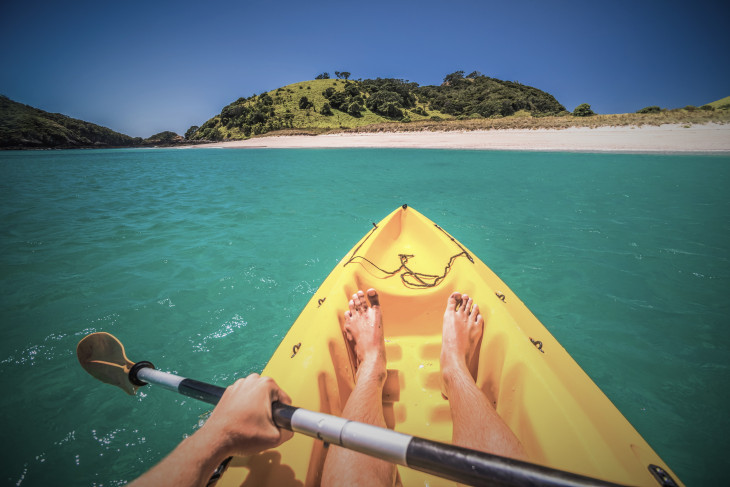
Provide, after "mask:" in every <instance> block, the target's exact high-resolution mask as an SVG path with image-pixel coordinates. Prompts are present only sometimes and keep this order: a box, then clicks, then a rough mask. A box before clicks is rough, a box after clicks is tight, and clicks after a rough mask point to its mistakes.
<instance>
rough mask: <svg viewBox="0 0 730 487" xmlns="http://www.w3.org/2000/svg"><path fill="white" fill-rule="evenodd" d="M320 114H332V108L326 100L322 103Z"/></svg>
mask: <svg viewBox="0 0 730 487" xmlns="http://www.w3.org/2000/svg"><path fill="white" fill-rule="evenodd" d="M319 113H321V114H322V115H332V109H331V108H330V104H329V103H327V102H324V105H322V110H320V112H319Z"/></svg>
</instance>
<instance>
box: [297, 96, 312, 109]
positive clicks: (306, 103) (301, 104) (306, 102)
mask: <svg viewBox="0 0 730 487" xmlns="http://www.w3.org/2000/svg"><path fill="white" fill-rule="evenodd" d="M313 106H314V104H313V103H312V102H311V101H309V100H308V99H307V97H306V96H303V97H301V98H300V99H299V108H301V109H302V110H306V109H307V108H310V107H313Z"/></svg>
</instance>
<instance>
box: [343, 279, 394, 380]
mask: <svg viewBox="0 0 730 487" xmlns="http://www.w3.org/2000/svg"><path fill="white" fill-rule="evenodd" d="M368 301H369V303H368ZM349 304H350V309H349V310H347V311H345V335H346V338H347V341H348V342H349V343H350V345H351V346H352V348H353V350H354V351H355V356H356V357H357V379H359V378H360V376H361V374H362V373H365V374H367V375H368V376H370V375H374V376H375V377H376V378H378V379H381V380H383V381H384V380H385V376H386V360H385V337H384V335H383V317H382V314H381V312H380V301H379V299H378V293H377V291H376V290H375V289H368V292H367V298H366V297H365V293H364V292H362V291H358V292H357V294H353V295H352V299H351V300H350V303H349Z"/></svg>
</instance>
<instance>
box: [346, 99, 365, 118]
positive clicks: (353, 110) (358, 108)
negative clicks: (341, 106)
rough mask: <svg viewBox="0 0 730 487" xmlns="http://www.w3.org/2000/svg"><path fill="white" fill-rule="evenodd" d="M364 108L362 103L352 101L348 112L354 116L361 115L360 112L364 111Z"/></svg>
mask: <svg viewBox="0 0 730 487" xmlns="http://www.w3.org/2000/svg"><path fill="white" fill-rule="evenodd" d="M363 110H364V108H363V107H362V105H360V104H359V103H357V102H355V103H350V106H349V107H347V113H349V114H350V115H352V116H353V117H359V116H360V112H362V111H363Z"/></svg>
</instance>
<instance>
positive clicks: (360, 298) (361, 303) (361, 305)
mask: <svg viewBox="0 0 730 487" xmlns="http://www.w3.org/2000/svg"><path fill="white" fill-rule="evenodd" d="M357 303H358V304H357V307H358V310H359V311H365V310H367V309H368V301H367V299H365V293H364V292H362V291H358V292H357Z"/></svg>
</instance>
